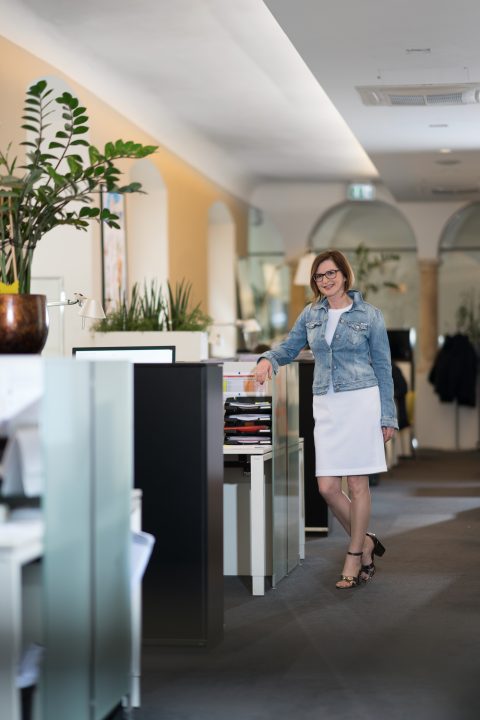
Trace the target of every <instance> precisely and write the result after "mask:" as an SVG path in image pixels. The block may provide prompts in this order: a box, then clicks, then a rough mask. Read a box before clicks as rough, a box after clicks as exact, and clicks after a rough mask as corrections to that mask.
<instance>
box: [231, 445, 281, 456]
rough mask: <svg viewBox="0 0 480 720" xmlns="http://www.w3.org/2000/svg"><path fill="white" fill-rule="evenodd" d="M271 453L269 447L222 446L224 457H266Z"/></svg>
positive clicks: (270, 447)
mask: <svg viewBox="0 0 480 720" xmlns="http://www.w3.org/2000/svg"><path fill="white" fill-rule="evenodd" d="M271 452H272V446H271V445H224V446H223V454H224V455H268V454H269V453H271Z"/></svg>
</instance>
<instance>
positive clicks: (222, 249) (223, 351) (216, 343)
mask: <svg viewBox="0 0 480 720" xmlns="http://www.w3.org/2000/svg"><path fill="white" fill-rule="evenodd" d="M207 248H208V258H207V261H208V314H209V315H210V316H211V317H212V318H213V320H214V323H213V325H212V326H211V328H210V331H209V335H210V342H211V354H212V356H214V357H233V356H234V355H235V352H236V349H237V329H236V327H235V321H236V319H237V303H236V284H235V261H236V255H235V225H234V222H233V218H232V216H231V214H230V211H229V210H228V208H227V207H226V205H224V204H223V203H220V202H218V203H214V205H212V207H211V208H210V211H209V214H208V246H207Z"/></svg>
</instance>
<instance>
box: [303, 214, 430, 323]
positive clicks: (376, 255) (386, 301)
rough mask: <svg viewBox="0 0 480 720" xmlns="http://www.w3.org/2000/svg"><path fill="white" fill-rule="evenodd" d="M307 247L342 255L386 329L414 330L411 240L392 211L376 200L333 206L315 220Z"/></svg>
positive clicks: (415, 278)
mask: <svg viewBox="0 0 480 720" xmlns="http://www.w3.org/2000/svg"><path fill="white" fill-rule="evenodd" d="M308 247H309V248H311V249H312V251H313V252H315V253H318V252H320V251H321V250H323V249H325V248H328V247H332V248H337V249H339V250H341V251H342V252H344V253H345V254H346V255H347V257H348V258H349V260H350V262H351V263H352V265H353V268H354V270H355V274H356V285H355V286H356V287H357V288H358V289H360V290H361V291H363V293H364V294H366V295H367V300H368V301H369V302H371V303H373V304H374V305H378V306H379V307H380V308H381V310H382V312H383V314H384V316H385V322H386V324H387V327H389V328H396V329H408V328H412V327H415V328H416V327H417V323H418V302H419V296H418V290H419V279H418V266H417V256H416V250H417V248H416V241H415V236H414V234H413V232H412V229H411V228H410V225H409V224H408V222H407V221H406V220H405V218H404V217H403V215H402V214H401V213H400V212H399V211H398V210H397V209H396V208H395V207H393V206H391V205H388V203H385V202H381V201H373V202H355V201H346V202H344V203H341V204H340V205H336V206H335V207H333V208H331V209H329V210H328V211H327V212H326V213H325V214H324V215H322V216H321V217H320V218H319V219H318V220H317V222H316V223H315V225H314V226H313V228H312V231H311V232H310V235H309V239H308ZM392 256H395V257H394V258H393V257H392ZM382 258H383V259H384V260H382ZM385 258H387V259H386V260H385ZM388 258H391V259H388ZM377 262H378V263H379V264H378V266H375V264H376V263H377ZM386 283H392V284H394V285H395V287H389V286H388V285H387V284H386ZM365 291H367V292H366V293H365Z"/></svg>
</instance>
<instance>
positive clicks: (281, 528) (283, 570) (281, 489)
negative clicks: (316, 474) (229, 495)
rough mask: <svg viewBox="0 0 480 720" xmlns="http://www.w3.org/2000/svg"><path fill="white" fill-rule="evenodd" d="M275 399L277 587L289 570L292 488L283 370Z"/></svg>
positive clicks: (276, 381)
mask: <svg viewBox="0 0 480 720" xmlns="http://www.w3.org/2000/svg"><path fill="white" fill-rule="evenodd" d="M272 385H273V399H272V415H273V417H272V446H273V448H272V449H273V460H272V463H273V466H272V505H273V548H272V549H273V555H272V564H273V572H272V584H273V585H276V584H277V583H278V582H279V581H280V580H281V579H282V578H283V577H284V576H285V575H286V574H287V567H288V540H287V537H288V536H287V533H288V486H287V459H288V458H287V447H288V446H287V432H288V425H287V382H286V368H285V367H281V368H280V370H279V372H278V373H277V374H276V375H275V376H274V380H273V383H272Z"/></svg>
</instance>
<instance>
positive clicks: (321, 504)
mask: <svg viewBox="0 0 480 720" xmlns="http://www.w3.org/2000/svg"><path fill="white" fill-rule="evenodd" d="M298 365H299V367H298V379H299V380H298V381H299V435H300V437H303V440H304V477H305V530H306V532H321V533H325V534H326V533H328V506H327V503H326V502H325V500H324V499H323V498H322V496H321V495H320V493H319V492H318V486H317V480H316V477H315V446H314V441H313V409H312V405H313V395H312V385H313V369H314V366H315V362H314V361H313V360H299V361H298Z"/></svg>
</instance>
